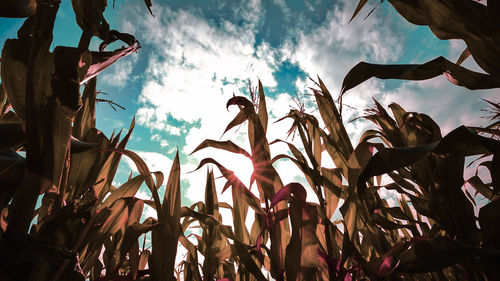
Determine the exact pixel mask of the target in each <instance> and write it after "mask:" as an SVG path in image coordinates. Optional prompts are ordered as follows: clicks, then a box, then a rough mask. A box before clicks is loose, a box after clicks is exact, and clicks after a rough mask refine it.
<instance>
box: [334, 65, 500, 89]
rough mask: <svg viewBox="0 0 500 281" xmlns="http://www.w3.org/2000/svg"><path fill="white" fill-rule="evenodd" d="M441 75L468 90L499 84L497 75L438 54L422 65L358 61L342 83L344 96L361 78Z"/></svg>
mask: <svg viewBox="0 0 500 281" xmlns="http://www.w3.org/2000/svg"><path fill="white" fill-rule="evenodd" d="M441 74H444V75H445V76H446V78H447V79H448V80H449V81H450V82H452V83H453V84H456V85H459V86H464V87H466V88H468V89H471V90H476V89H492V88H498V87H500V77H498V76H494V75H489V74H483V73H479V72H475V71H471V70H468V69H466V68H464V67H461V66H459V65H456V64H454V63H452V62H450V61H449V60H447V59H445V58H444V57H438V58H436V59H434V60H431V61H429V62H427V63H424V64H406V65H380V64H370V63H366V62H360V63H358V64H357V65H356V66H354V67H353V68H352V69H351V70H350V71H349V73H347V75H346V76H345V78H344V81H343V82H342V91H341V95H343V94H344V93H345V92H347V91H348V90H350V89H352V88H354V87H356V86H357V85H359V84H361V83H363V82H364V81H366V80H368V79H370V78H372V77H376V78H379V79H403V80H426V79H430V78H434V77H436V76H439V75H441Z"/></svg>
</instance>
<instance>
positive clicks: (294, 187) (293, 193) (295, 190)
mask: <svg viewBox="0 0 500 281" xmlns="http://www.w3.org/2000/svg"><path fill="white" fill-rule="evenodd" d="M306 197H307V193H306V190H305V188H304V186H302V184H300V183H298V182H292V183H289V184H287V185H285V186H284V187H283V188H282V189H280V190H279V191H278V192H277V193H276V194H275V195H274V197H273V199H272V200H271V206H269V207H270V208H272V207H274V206H275V205H276V204H278V203H279V202H281V201H283V200H290V199H292V198H297V199H299V200H300V201H302V202H303V203H305V202H306Z"/></svg>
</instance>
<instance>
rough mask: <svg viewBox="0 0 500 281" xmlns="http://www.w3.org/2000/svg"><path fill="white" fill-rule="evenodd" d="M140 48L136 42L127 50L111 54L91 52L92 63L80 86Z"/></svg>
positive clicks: (119, 50) (123, 49)
mask: <svg viewBox="0 0 500 281" xmlns="http://www.w3.org/2000/svg"><path fill="white" fill-rule="evenodd" d="M140 48H141V45H140V44H139V42H137V43H136V44H134V45H131V46H129V47H127V48H122V49H118V50H115V51H113V52H92V63H91V65H90V67H89V69H88V71H87V74H86V75H85V76H84V77H83V79H82V81H80V84H83V83H85V82H86V81H88V80H89V79H91V78H93V77H95V76H96V75H97V74H99V73H101V72H102V71H103V70H104V69H106V68H108V67H109V66H110V65H112V64H113V63H115V62H116V61H117V60H119V59H120V58H122V57H125V56H128V55H130V54H132V53H135V52H137V51H138V50H139V49H140Z"/></svg>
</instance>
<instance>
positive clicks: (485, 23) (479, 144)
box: [0, 0, 500, 281]
mask: <svg viewBox="0 0 500 281" xmlns="http://www.w3.org/2000/svg"><path fill="white" fill-rule="evenodd" d="M71 2H72V4H73V9H74V11H75V15H76V20H77V24H78V25H79V26H80V28H81V30H82V35H81V38H80V41H79V42H78V44H77V47H61V46H57V47H55V48H54V49H53V51H50V50H49V49H50V46H51V44H52V40H53V35H52V31H53V28H54V20H55V17H56V14H57V12H58V8H59V3H60V1H58V0H6V1H3V2H2V3H1V4H0V16H2V17H19V18H27V19H26V21H25V22H24V24H23V25H22V27H21V28H20V29H19V31H18V38H15V39H8V40H7V41H6V42H5V45H4V46H3V50H2V55H1V83H2V85H1V87H0V132H1V134H0V135H1V136H2V137H1V138H0V210H1V215H0V280H8V281H11V280H12V281H13V280H40V281H42V280H52V281H64V280H68V281H69V280H95V281H105V280H113V281H118V280H154V281H170V280H200V281H201V280H203V281H205V280H218V281H229V280H231V281H237V280H239V281H243V280H249V281H250V280H259V281H261V280H343V281H347V280H490V281H492V280H498V278H499V276H500V269H499V267H498V265H499V264H500V243H499V241H500V240H499V237H500V200H499V199H500V104H499V103H496V102H492V101H489V102H488V103H487V104H488V106H489V112H490V115H491V116H490V117H491V122H490V125H489V126H486V127H466V126H460V127H458V128H456V129H454V130H452V131H451V132H449V133H448V134H446V135H442V133H441V129H440V127H439V126H438V124H436V122H434V121H433V120H432V119H431V118H430V117H429V116H428V115H426V114H424V113H417V112H407V111H406V110H405V109H404V105H403V106H401V105H398V104H395V103H392V104H389V105H387V106H386V105H382V104H380V103H379V102H378V101H376V100H374V106H373V107H372V108H369V109H367V110H366V111H365V112H366V114H365V116H362V117H361V118H364V119H366V120H369V121H371V122H372V123H373V128H374V129H370V130H366V131H365V132H364V133H363V135H362V137H361V139H360V141H359V143H353V142H352V141H351V140H350V139H349V136H348V133H347V131H346V129H345V121H344V120H343V119H342V114H341V113H342V96H343V95H346V94H348V90H350V89H352V88H354V87H356V86H357V85H359V84H361V83H362V82H364V81H366V80H367V79H369V78H371V77H376V78H380V79H390V78H392V79H394V78H395V79H405V80H424V79H429V78H432V77H435V76H438V75H444V76H445V77H446V78H447V79H448V80H449V81H450V82H452V83H453V84H456V85H457V86H463V87H467V88H469V89H491V88H497V87H500V63H499V62H500V49H499V48H500V22H499V19H500V16H499V15H500V6H499V5H498V4H497V3H495V2H494V1H488V3H487V5H482V4H479V3H476V2H474V1H470V0H454V1H452V0H418V1H409V0H388V2H389V3H390V5H392V6H393V7H394V8H395V9H396V10H397V12H398V13H399V14H401V16H403V17H404V18H405V19H407V20H408V21H410V22H411V23H414V24H418V25H427V26H429V27H430V29H431V31H432V32H433V33H434V34H435V35H436V36H437V37H438V38H440V39H451V38H458V39H462V40H464V41H465V43H466V44H467V49H466V50H464V52H463V53H462V55H461V56H460V58H458V61H457V62H456V63H453V62H450V61H448V60H447V59H445V58H443V57H438V58H436V59H434V60H432V61H429V62H426V63H423V64H412V65H380V64H372V63H366V62H361V63H359V64H358V65H356V66H355V67H354V68H353V69H351V70H350V71H346V73H347V74H346V77H345V79H344V83H343V86H342V90H341V95H340V96H339V98H338V99H334V97H333V96H332V95H331V94H330V92H329V90H328V89H327V87H326V86H325V84H324V83H323V81H322V80H321V79H320V78H318V79H317V80H315V81H314V83H315V87H313V88H312V89H311V94H312V95H313V96H314V99H315V103H316V106H317V108H318V111H319V115H320V117H321V120H318V119H317V118H316V117H315V116H313V115H312V114H308V113H307V112H305V111H304V110H301V109H300V108H299V109H292V110H290V112H289V113H288V114H287V115H286V116H284V117H283V118H282V119H291V120H292V121H293V123H292V127H291V128H290V129H289V134H292V133H293V134H295V135H298V136H299V138H300V142H301V146H299V147H297V146H296V145H294V144H293V143H291V142H289V141H287V139H286V136H283V139H277V140H268V139H267V137H266V131H267V127H268V111H267V108H266V95H265V92H264V88H263V86H262V84H261V83H260V82H259V84H258V87H257V88H256V89H252V87H249V91H250V92H251V95H252V96H253V97H254V98H253V99H252V100H249V99H248V98H246V97H244V96H235V97H233V98H231V99H229V100H228V101H227V107H234V108H238V109H239V112H238V113H237V115H236V116H235V117H234V119H233V120H232V121H231V122H230V123H229V124H227V126H226V128H225V129H224V128H221V131H222V130H223V129H224V130H223V132H224V133H228V134H229V133H231V130H232V129H234V128H236V127H238V126H242V125H246V126H248V134H247V137H248V139H247V141H248V144H249V147H250V151H247V150H245V149H243V148H242V147H240V146H239V145H237V144H236V143H233V142H232V141H229V140H226V141H224V140H211V139H206V140H200V144H199V146H198V147H197V148H196V149H195V150H194V151H193V153H196V152H198V151H200V150H203V149H206V148H215V149H218V150H224V151H228V152H231V153H235V154H239V155H243V156H245V157H247V158H248V159H249V161H251V162H252V164H253V168H254V170H253V174H252V178H251V182H250V186H246V185H245V184H244V183H243V182H242V181H241V180H240V179H239V178H238V177H237V176H236V175H235V173H234V171H233V170H231V167H230V166H224V165H223V164H221V163H219V162H218V161H217V159H214V158H205V159H203V160H202V161H201V162H200V163H199V166H198V169H197V171H195V173H202V172H203V170H205V168H206V167H208V168H207V169H206V170H207V176H206V185H205V186H204V187H203V186H201V187H199V189H200V190H202V189H204V194H205V199H204V201H203V202H197V203H195V204H193V205H192V206H181V182H180V175H181V166H180V161H179V154H177V155H176V157H175V159H174V161H173V164H172V167H171V170H170V173H169V174H168V176H167V175H165V174H164V173H162V172H161V171H154V172H152V171H150V169H149V168H148V166H147V165H146V163H145V162H144V161H143V160H142V159H141V158H140V157H139V156H138V155H137V154H136V153H134V152H133V151H131V150H128V149H127V148H126V145H127V142H128V141H129V139H130V137H131V134H132V132H133V129H134V121H132V123H131V124H130V127H129V129H128V130H127V133H126V134H122V132H119V133H116V134H113V135H111V136H109V137H108V136H106V135H104V133H102V132H101V131H100V130H98V129H97V128H96V102H97V89H96V85H97V77H98V74H99V73H101V72H102V71H103V70H105V69H106V68H107V67H109V66H111V65H112V64H113V63H114V62H116V61H117V60H119V59H121V58H123V57H125V56H127V55H129V54H131V53H134V52H137V51H138V50H139V49H140V44H139V42H138V41H137V40H136V39H135V37H134V36H133V35H130V34H126V33H121V32H119V31H116V30H112V29H110V26H109V24H108V23H107V22H106V19H105V18H104V16H103V12H104V10H105V8H106V5H107V0H72V1H71ZM366 3H367V0H361V1H359V4H358V7H357V8H356V10H355V11H353V18H354V17H355V16H356V15H357V14H358V13H359V11H360V10H361V9H362V8H363V6H364V5H365V4H366ZM145 4H146V8H147V9H148V10H149V12H150V13H151V14H153V13H152V9H153V8H154V7H153V6H152V3H151V1H150V0H145ZM444 19H446V20H444ZM92 37H98V38H99V39H100V40H101V41H102V43H101V45H100V46H99V50H97V51H90V50H89V44H90V40H91V38H92ZM115 41H122V42H123V43H124V44H126V45H127V46H126V47H122V48H120V49H116V50H113V51H107V50H106V47H107V46H108V45H110V44H111V43H113V42H115ZM75 45H76V44H75ZM470 55H472V57H473V58H474V60H475V61H476V62H477V63H478V65H479V66H480V67H481V68H482V69H483V70H484V71H485V73H478V72H474V71H471V70H468V69H466V68H464V67H462V66H460V64H461V63H462V62H463V61H464V60H465V59H466V58H467V57H468V56H470ZM80 87H84V90H83V92H82V93H81V92H80ZM320 124H321V125H320ZM323 124H324V126H323ZM275 143H284V144H286V145H287V146H288V149H289V153H288V154H279V155H277V156H275V157H271V155H273V154H272V153H271V149H272V147H273V144H275ZM21 152H24V153H21ZM122 157H128V158H130V159H131V160H132V161H133V162H134V163H135V165H136V167H137V170H138V171H139V175H137V176H135V177H130V178H129V179H128V180H127V181H126V182H125V183H123V184H121V185H120V186H114V185H113V179H114V178H115V174H116V172H117V169H118V165H119V163H120V160H121V158H122ZM325 157H328V158H329V159H325ZM468 157H474V158H473V159H474V161H472V162H471V161H469V160H467V159H471V158H468ZM280 159H287V161H291V162H293V163H294V164H295V165H296V166H297V167H298V168H299V169H300V171H301V172H302V173H303V175H304V177H305V179H306V180H307V184H308V185H309V186H308V187H305V186H303V185H302V184H301V183H297V182H283V181H282V179H281V177H280V173H281V172H280V171H278V170H277V169H276V168H275V166H273V164H274V163H275V162H276V161H278V160H280ZM326 160H328V162H333V163H334V164H335V168H329V167H326V166H325V165H324V163H325V162H327V161H326ZM466 164H467V165H468V166H469V167H475V168H476V170H479V169H483V170H485V171H487V172H486V173H478V172H476V173H475V175H474V176H472V177H470V178H464V170H465V167H466V166H467V165H466ZM213 170H217V171H218V172H220V174H222V177H223V178H224V179H225V184H224V187H223V192H230V193H231V195H232V202H221V201H219V200H218V196H219V195H220V194H218V193H217V191H216V184H215V176H214V171H213ZM284 172H286V171H283V173H284ZM166 176H167V177H166ZM164 183H165V186H166V191H165V196H163V198H160V195H159V194H158V188H159V187H160V186H162V185H163V184H164ZM143 184H145V185H146V186H147V187H148V189H149V191H150V192H151V194H152V199H151V200H142V199H139V198H137V197H136V194H137V192H138V191H139V188H140V187H141V186H142V185H143ZM466 185H467V186H471V187H472V188H473V189H474V190H475V191H474V193H475V194H471V193H470V192H469V189H466V188H465V186H466ZM252 186H254V187H256V188H257V191H258V192H252V191H251V190H250V188H251V187H252ZM306 188H311V189H312V190H313V192H314V195H315V197H316V198H314V199H313V200H312V199H311V198H308V197H307V193H306ZM382 188H385V189H387V190H391V191H393V192H396V193H397V194H398V195H399V196H398V197H397V205H396V206H390V205H389V204H388V202H387V200H386V198H383V197H381V196H380V194H379V192H378V191H379V190H380V189H382ZM478 194H479V195H481V196H482V197H484V198H486V199H487V203H486V204H484V205H483V206H480V210H479V213H478V214H475V212H474V206H476V205H477V204H478V202H477V198H478V196H477V195H478ZM37 201H39V202H40V204H38V205H39V206H38V205H37ZM312 201H314V202H318V203H312ZM145 205H148V206H150V207H152V208H153V209H154V210H155V211H156V214H157V216H156V218H151V217H150V218H147V219H145V220H143V221H142V220H141V217H142V215H143V212H144V207H145ZM221 209H226V210H229V211H230V212H231V214H232V220H233V221H232V225H225V224H223V223H222V216H221V213H220V211H221ZM250 210H251V211H252V212H249V211H250ZM337 210H339V211H340V213H341V218H340V219H335V220H334V219H333V217H334V212H335V211H337ZM249 214H251V215H253V216H254V218H253V220H252V224H251V225H248V224H246V223H245V222H246V221H247V217H248V216H249ZM192 225H199V226H201V232H200V235H194V234H193V235H192V236H194V237H195V239H191V238H190V237H188V235H187V230H188V228H190V226H192ZM145 234H147V235H150V236H151V245H150V246H151V247H149V248H145V247H144V245H141V241H143V239H142V237H143V235H145ZM179 244H180V245H182V247H183V248H185V250H186V252H187V254H186V255H185V257H184V259H183V260H182V261H181V263H180V264H176V256H177V254H178V253H177V248H178V245H179Z"/></svg>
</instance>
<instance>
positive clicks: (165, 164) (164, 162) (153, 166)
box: [122, 150, 172, 175]
mask: <svg viewBox="0 0 500 281" xmlns="http://www.w3.org/2000/svg"><path fill="white" fill-rule="evenodd" d="M134 152H135V153H137V154H138V155H139V157H141V159H142V160H144V162H145V163H146V165H148V168H149V170H150V171H151V172H156V171H160V172H162V173H163V174H164V175H168V173H169V172H170V168H171V167H172V160H170V159H169V158H168V157H167V156H165V155H163V154H161V153H157V152H150V151H137V150H134ZM122 159H124V160H125V163H126V164H127V165H128V166H129V167H130V169H131V170H132V172H135V173H137V172H138V170H137V167H136V165H135V163H134V161H132V159H130V158H129V157H123V158H122Z"/></svg>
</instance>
